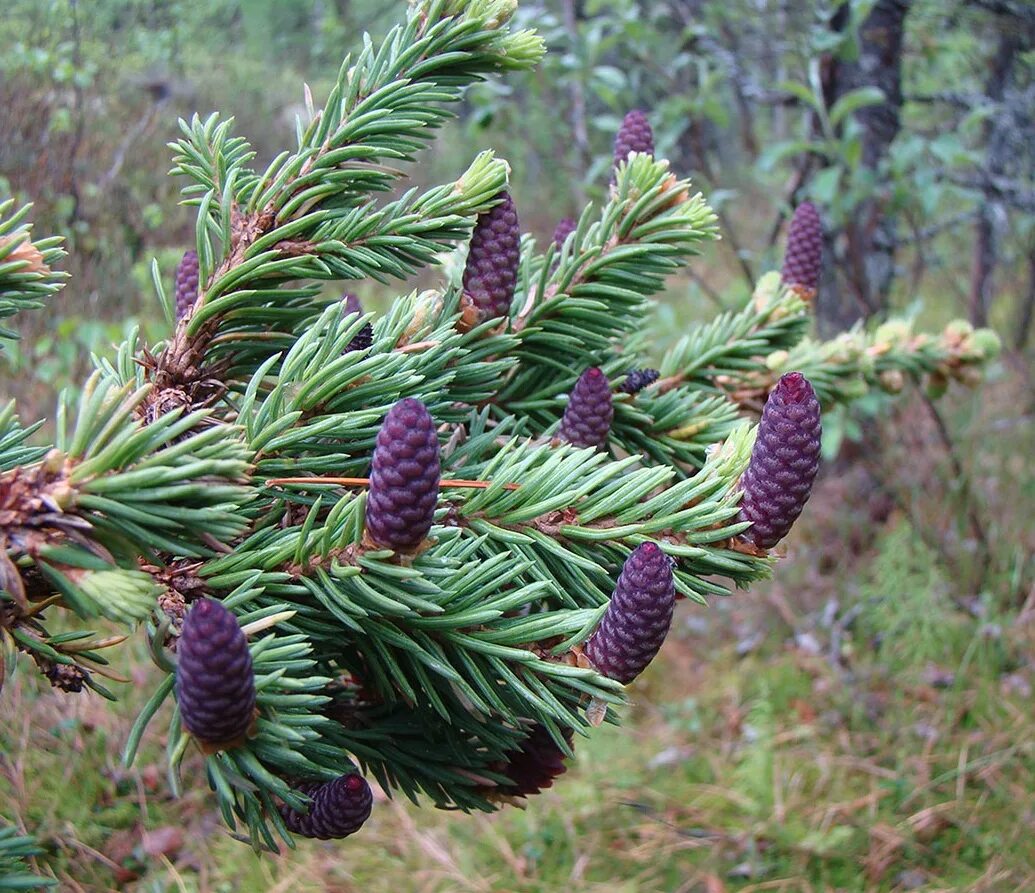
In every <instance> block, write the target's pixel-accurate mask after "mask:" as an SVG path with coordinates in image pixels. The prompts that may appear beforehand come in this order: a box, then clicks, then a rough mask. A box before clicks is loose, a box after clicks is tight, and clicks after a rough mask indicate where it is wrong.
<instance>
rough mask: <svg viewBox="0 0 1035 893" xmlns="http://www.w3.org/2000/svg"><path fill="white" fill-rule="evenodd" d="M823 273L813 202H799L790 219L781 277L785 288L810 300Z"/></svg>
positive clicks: (820, 230)
mask: <svg viewBox="0 0 1035 893" xmlns="http://www.w3.org/2000/svg"><path fill="white" fill-rule="evenodd" d="M822 271H823V224H822V222H821V221H820V219H819V211H817V210H816V206H815V205H814V204H812V202H802V203H801V204H800V205H798V207H797V208H796V209H795V211H794V216H793V217H792V218H791V225H790V227H789V229H788V232H787V250H786V251H785V252H784V256H783V268H782V269H781V270H780V278H781V280H783V283H784V285H786V286H788V287H789V288H792V289H794V290H795V291H797V292H798V293H799V294H800V295H801V296H802V297H803V298H805V299H806V300H810V299H812V298H813V297H815V295H816V290H817V289H818V288H819V277H820V274H821V273H822Z"/></svg>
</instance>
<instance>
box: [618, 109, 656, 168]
mask: <svg viewBox="0 0 1035 893" xmlns="http://www.w3.org/2000/svg"><path fill="white" fill-rule="evenodd" d="M630 152H645V153H647V154H648V155H653V154H654V131H653V130H651V126H650V121H648V120H647V115H646V114H645V113H644V112H642V111H640V110H639V109H633V110H632V111H631V112H629V114H627V115H626V116H625V118H623V119H622V126H621V127H619V128H618V134H617V135H616V136H615V160H614V166H615V167H616V168H617V167H618V165H620V164H621V163H622V162H624V161H625V160H626V159H627V158H628V157H629V153H630Z"/></svg>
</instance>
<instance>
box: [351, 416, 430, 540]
mask: <svg viewBox="0 0 1035 893" xmlns="http://www.w3.org/2000/svg"><path fill="white" fill-rule="evenodd" d="M440 475H441V462H440V459H439V447H438V436H437V435H436V433H435V422H434V420H433V419H432V418H431V415H430V414H429V413H428V410H427V409H426V408H425V406H424V404H423V403H421V402H420V400H416V399H414V398H413V397H407V398H406V399H404V400H400V401H399V402H398V403H396V404H395V406H393V407H392V408H391V409H390V410H389V411H388V415H387V416H385V420H384V424H382V425H381V430H380V431H379V432H378V435H377V444H376V446H375V447H374V459H373V463H372V465H371V469H370V490H369V492H368V494H367V515H366V519H367V520H366V524H367V527H366V529H367V536H368V537H369V539H370V540H372V541H373V542H374V543H376V544H377V545H379V546H384V547H385V548H388V549H394V550H395V551H397V552H412V551H413V550H415V549H416V548H417V547H418V546H419V545H420V544H421V543H422V542H423V541H424V538H425V537H426V536H427V535H428V531H429V530H431V523H432V521H433V520H434V517H435V505H436V503H437V502H438V481H439V477H440Z"/></svg>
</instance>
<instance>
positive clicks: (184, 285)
mask: <svg viewBox="0 0 1035 893" xmlns="http://www.w3.org/2000/svg"><path fill="white" fill-rule="evenodd" d="M175 293H176V321H177V322H179V321H180V320H181V319H183V317H184V316H186V314H187V311H188V310H190V308H191V307H193V306H194V302H195V301H196V300H197V299H198V252H197V251H195V250H194V249H193V248H190V249H188V250H187V251H185V252H183V257H182V258H181V260H180V263H179V264H178V265H177V267H176V292H175Z"/></svg>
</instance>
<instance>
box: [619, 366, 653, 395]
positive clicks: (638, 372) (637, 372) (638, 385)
mask: <svg viewBox="0 0 1035 893" xmlns="http://www.w3.org/2000/svg"><path fill="white" fill-rule="evenodd" d="M659 374H660V373H659V372H658V370H657V369H630V370H629V374H628V375H626V376H625V381H624V382H622V390H623V391H625V393H627V394H638V393H639V392H640V391H642V390H643V389H644V388H645V387H647V385H650V384H654V382H656V381H657V380H658V375H659Z"/></svg>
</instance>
